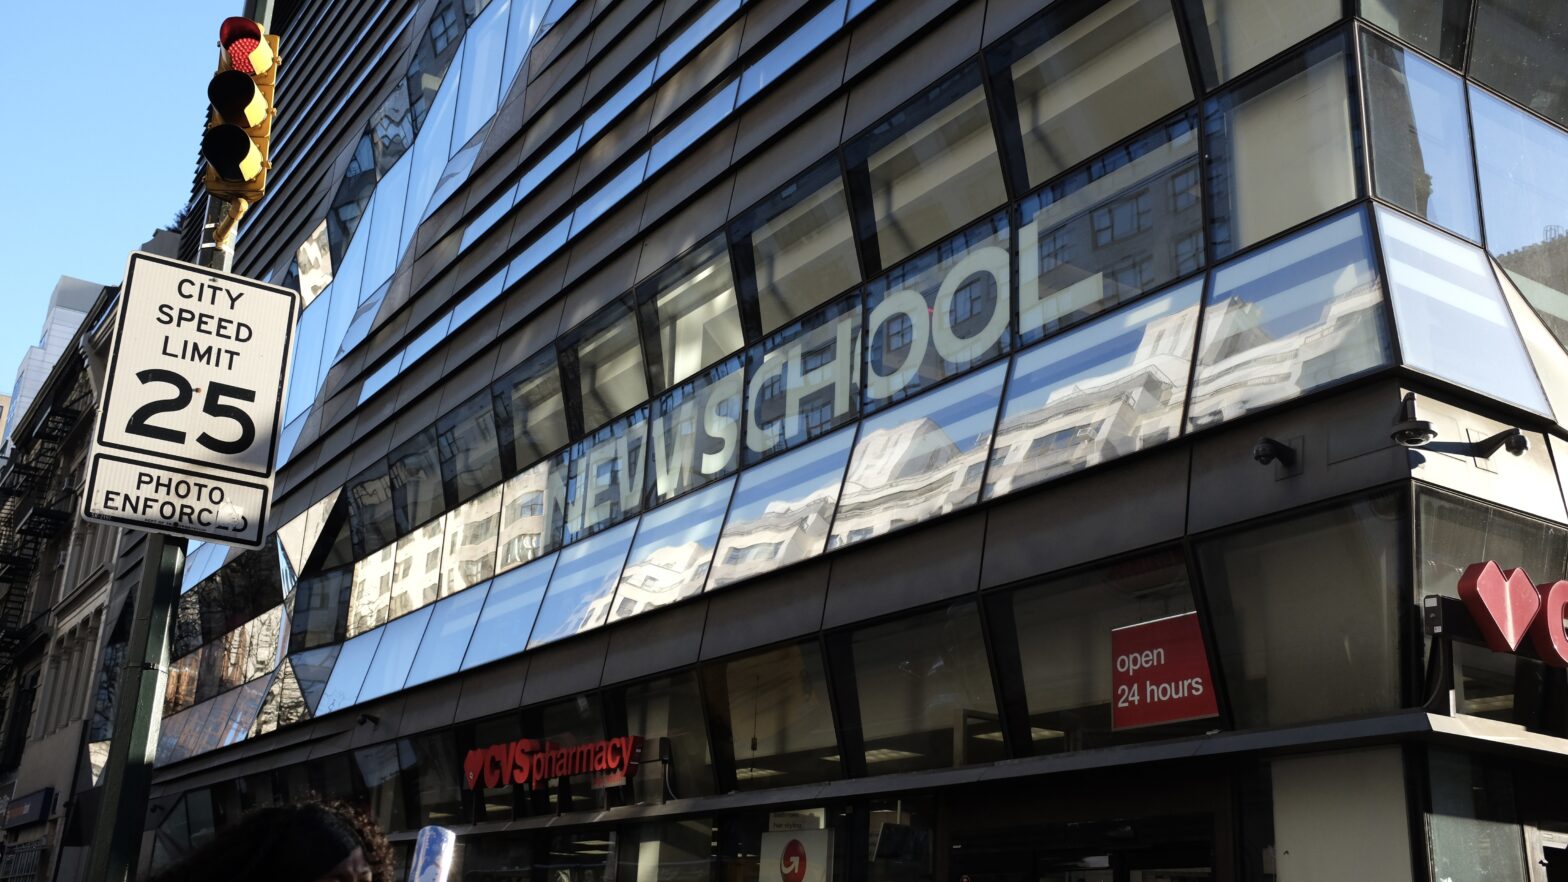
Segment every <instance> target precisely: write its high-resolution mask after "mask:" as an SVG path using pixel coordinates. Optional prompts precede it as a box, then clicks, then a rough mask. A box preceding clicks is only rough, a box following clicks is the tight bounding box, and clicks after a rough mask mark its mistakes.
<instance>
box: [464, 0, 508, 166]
mask: <svg viewBox="0 0 1568 882" xmlns="http://www.w3.org/2000/svg"><path fill="white" fill-rule="evenodd" d="M510 11H511V3H510V2H509V0H494V2H492V3H491V4H490V5H489V6H486V7H485V11H484V12H481V13H480V14H479V18H478V19H476V20H475V21H474V23H473V24H472V25H470V26H469V28H468V35H467V36H466V37H464V38H463V74H462V76H463V86H462V89H461V90H460V91H459V93H458V96H457V113H456V114H455V117H456V119H455V121H454V123H453V130H452V142H453V143H454V144H464V143H467V141H468V139H469V138H472V137H473V136H474V133H475V132H477V131H479V127H480V126H482V125H484V124H485V121H486V120H488V119H490V116H491V114H493V113H495V106H496V104H497V102H498V101H499V96H500V93H501V68H502V64H503V63H504V62H505V60H506V49H505V46H506V29H507V24H508V21H507V13H509V12H510Z"/></svg>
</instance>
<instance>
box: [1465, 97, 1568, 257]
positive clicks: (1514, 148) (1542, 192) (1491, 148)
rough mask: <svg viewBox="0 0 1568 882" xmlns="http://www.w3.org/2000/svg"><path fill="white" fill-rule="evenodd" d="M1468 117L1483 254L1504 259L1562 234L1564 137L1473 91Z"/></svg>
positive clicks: (1567, 218)
mask: <svg viewBox="0 0 1568 882" xmlns="http://www.w3.org/2000/svg"><path fill="white" fill-rule="evenodd" d="M1470 112H1471V114H1472V115H1473V116H1474V121H1475V126H1474V128H1475V154H1476V159H1477V160H1478V161H1479V162H1480V176H1481V208H1482V211H1483V212H1485V215H1486V244H1487V250H1489V251H1491V252H1492V253H1493V254H1496V255H1498V256H1499V257H1502V258H1506V257H1507V255H1508V253H1509V252H1511V251H1516V250H1518V249H1520V248H1524V247H1526V246H1529V245H1533V244H1535V243H1537V242H1541V241H1544V240H1546V239H1550V238H1553V237H1554V236H1561V235H1562V234H1563V233H1564V231H1568V175H1565V174H1563V168H1564V167H1565V166H1568V134H1565V133H1564V132H1562V131H1560V130H1558V129H1556V128H1554V127H1553V126H1551V125H1549V124H1547V123H1544V122H1542V121H1540V120H1538V119H1535V118H1534V117H1532V116H1530V115H1529V114H1527V113H1525V112H1524V111H1522V110H1515V109H1514V108H1513V107H1510V106H1509V105H1508V104H1507V103H1506V102H1504V101H1502V100H1500V99H1498V98H1493V97H1492V96H1491V95H1489V94H1487V93H1486V92H1484V91H1482V90H1480V89H1477V88H1475V87H1473V86H1472V87H1471V89H1470ZM1554 231H1555V232H1554ZM1503 263H1504V264H1507V263H1508V261H1507V260H1506V259H1504V260H1503Z"/></svg>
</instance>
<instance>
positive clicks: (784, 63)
mask: <svg viewBox="0 0 1568 882" xmlns="http://www.w3.org/2000/svg"><path fill="white" fill-rule="evenodd" d="M843 24H844V0H833V2H831V3H829V4H828V5H827V6H826V7H824V8H823V9H822V11H821V12H819V13H817V14H816V15H814V16H812V17H811V18H810V19H809V20H807V21H806V23H805V24H803V25H801V26H800V27H799V28H796V29H795V31H794V32H793V33H791V34H790V35H789V36H787V37H785V38H784V39H783V40H781V41H779V44H778V45H777V46H774V47H773V48H772V49H771V50H769V51H768V53H767V54H766V55H764V56H762V57H761V58H759V59H757V60H756V61H754V62H752V63H751V65H750V66H748V67H747V68H746V70H745V72H744V73H742V74H741V78H740V99H739V100H740V103H745V102H746V101H749V100H750V99H751V98H752V96H754V95H756V94H757V93H758V92H760V91H762V90H763V89H766V88H767V87H768V86H769V85H771V84H772V83H773V81H774V80H777V79H778V78H779V77H781V76H783V75H784V74H786V73H788V72H789V69H790V68H792V67H794V66H795V65H797V64H799V63H800V62H801V61H802V60H803V59H805V58H806V57H807V56H808V55H810V54H811V50H813V49H815V48H817V47H818V46H820V45H822V44H823V43H825V42H827V40H828V38H829V37H832V36H833V35H834V34H836V33H838V29H839V28H840V27H841V26H842V25H843Z"/></svg>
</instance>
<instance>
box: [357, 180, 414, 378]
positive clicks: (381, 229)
mask: <svg viewBox="0 0 1568 882" xmlns="http://www.w3.org/2000/svg"><path fill="white" fill-rule="evenodd" d="M412 165H413V156H411V155H410V154H407V153H405V154H403V158H402V159H399V160H398V161H397V164H396V165H394V166H392V169H391V170H390V171H388V172H387V174H386V177H384V178H382V179H381V183H379V184H377V185H376V198H375V200H374V201H375V204H374V206H373V208H372V210H371V211H370V212H369V215H370V223H369V225H368V228H367V229H365V230H364V232H363V233H361V235H363V236H366V237H368V238H369V240H370V241H369V243H368V244H367V246H366V251H365V269H364V271H363V273H362V276H361V279H360V291H361V292H362V293H361V296H360V298H359V300H356V301H355V305H356V306H357V305H358V304H359V302H360V300H366V299H368V297H366V296H365V295H368V294H369V293H370V292H372V291H374V290H375V289H376V288H378V287H380V286H381V283H382V282H385V281H386V280H387V279H388V278H390V277H391V275H392V270H393V268H394V267H396V266H397V259H398V256H399V255H398V248H397V245H398V242H399V241H400V239H401V236H402V232H403V200H404V199H405V198H407V196H408V170H409V168H410V167H411V166H412ZM360 226H361V227H365V226H366V225H364V224H361V225H360ZM361 333H362V334H363V332H361ZM345 336H346V335H345ZM338 348H339V349H341V348H343V347H342V344H341V342H340V343H339V346H338Z"/></svg>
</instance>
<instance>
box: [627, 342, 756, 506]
mask: <svg viewBox="0 0 1568 882" xmlns="http://www.w3.org/2000/svg"><path fill="white" fill-rule="evenodd" d="M744 366H745V359H744V358H743V357H741V356H736V357H735V358H731V359H727V360H726V361H724V362H722V363H721V364H718V365H715V366H714V367H713V368H712V369H711V370H708V371H705V372H704V373H702V374H699V375H698V376H696V377H693V378H692V379H690V380H687V381H686V382H685V383H682V384H681V385H679V386H677V387H676V388H674V389H671V390H670V391H669V392H666V393H665V394H664V396H663V397H662V398H660V399H658V400H657V401H655V402H654V403H653V421H652V424H651V426H650V429H649V436H648V440H649V452H650V454H651V456H652V460H651V461H650V463H649V465H648V468H649V470H650V471H651V472H652V473H653V480H652V482H651V486H649V488H648V499H649V502H650V504H653V505H658V504H659V503H662V502H664V501H666V500H669V499H673V498H674V497H676V496H679V495H680V494H682V493H685V492H686V491H688V490H691V489H693V488H695V487H700V486H702V485H703V484H706V483H707V482H709V481H711V480H713V479H714V478H718V477H721V476H723V475H727V474H730V473H731V472H733V471H735V469H736V467H738V466H739V464H740V425H741V407H740V403H741V394H742V393H743V392H744V391H745V379H746V377H745V371H744V370H742V368H743V367H744Z"/></svg>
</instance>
